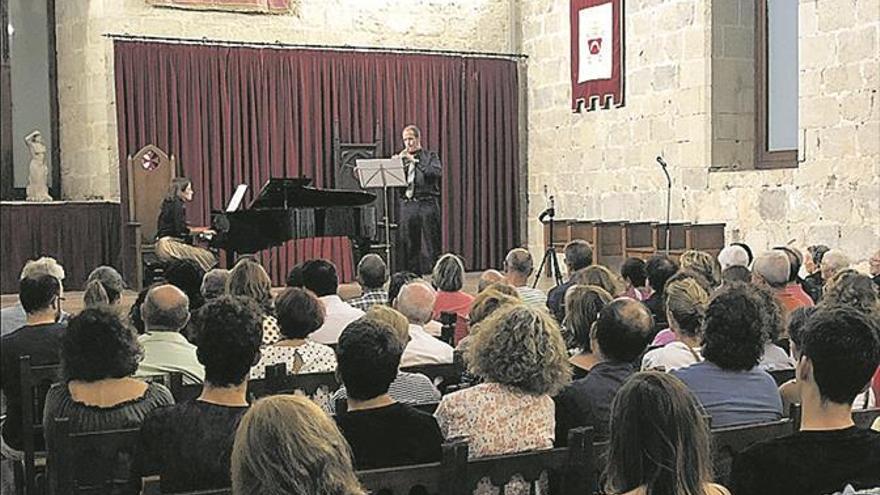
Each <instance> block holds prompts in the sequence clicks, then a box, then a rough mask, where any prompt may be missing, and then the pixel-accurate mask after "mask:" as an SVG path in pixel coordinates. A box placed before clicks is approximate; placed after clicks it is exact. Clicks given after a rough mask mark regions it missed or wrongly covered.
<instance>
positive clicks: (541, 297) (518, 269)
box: [504, 248, 547, 308]
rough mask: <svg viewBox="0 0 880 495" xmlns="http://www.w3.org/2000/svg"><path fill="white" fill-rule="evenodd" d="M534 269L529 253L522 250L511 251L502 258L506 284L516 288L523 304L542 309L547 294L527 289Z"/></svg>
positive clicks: (530, 288) (531, 288) (545, 302)
mask: <svg viewBox="0 0 880 495" xmlns="http://www.w3.org/2000/svg"><path fill="white" fill-rule="evenodd" d="M534 269H535V264H534V261H533V260H532V255H531V253H529V252H528V251H527V250H525V249H523V248H515V249H511V250H510V251H509V252H508V253H507V256H505V257H504V275H505V276H506V277H507V283H509V284H510V285H512V286H514V287H516V291H517V292H519V297H521V298H522V300H523V302H524V303H526V304H528V305H529V306H532V307H535V308H543V307H545V306H546V305H547V294H544V291H541V290H538V289H535V288H533V287H529V275H531V274H532V271H533V270H534Z"/></svg>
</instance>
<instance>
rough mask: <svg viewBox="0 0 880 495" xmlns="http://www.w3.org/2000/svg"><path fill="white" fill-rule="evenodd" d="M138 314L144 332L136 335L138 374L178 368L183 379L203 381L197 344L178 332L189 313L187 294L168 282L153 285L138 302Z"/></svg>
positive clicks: (184, 325) (157, 372) (196, 381)
mask: <svg viewBox="0 0 880 495" xmlns="http://www.w3.org/2000/svg"><path fill="white" fill-rule="evenodd" d="M141 316H142V317H143V319H144V329H145V330H146V333H144V335H141V337H140V339H139V340H140V343H141V345H142V346H143V347H144V360H143V361H141V364H140V366H139V367H138V370H137V375H138V376H145V375H156V374H162V373H169V372H172V371H177V372H180V373H183V383H186V384H194V383H203V382H204V381H205V368H204V366H202V364H201V363H200V362H199V359H198V357H197V356H196V346H194V345H192V344H190V343H189V341H187V340H186V337H184V336H183V334H182V333H180V332H181V330H183V329H184V328H185V327H186V324H187V323H189V317H190V314H189V299H188V298H187V297H186V294H184V293H183V291H182V290H180V289H178V288H177V287H175V286H173V285H170V284H166V285H158V286H156V287H153V288H152V289H150V291H149V292H147V297H146V299H144V303H143V304H141Z"/></svg>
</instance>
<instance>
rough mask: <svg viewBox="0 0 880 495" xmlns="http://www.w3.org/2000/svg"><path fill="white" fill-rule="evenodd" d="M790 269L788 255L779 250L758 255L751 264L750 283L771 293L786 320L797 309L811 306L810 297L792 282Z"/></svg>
mask: <svg viewBox="0 0 880 495" xmlns="http://www.w3.org/2000/svg"><path fill="white" fill-rule="evenodd" d="M791 267H792V265H791V260H790V259H789V257H788V255H787V254H786V253H785V251H782V250H780V249H774V250H772V251H766V252H763V253H761V254H759V255H758V257H756V258H755V262H754V264H752V283H754V284H755V285H757V286H761V287H766V288H768V289H769V290H770V291H771V292H772V293H773V297H774V298H775V299H776V301H777V302H779V306H780V307H781V308H782V313H783V317H785V318H786V320H787V319H788V315H789V314H791V312H792V311H794V310H796V309H797V308H800V307H802V306H812V305H813V300H812V299H810V296H808V295H807V293H806V292H804V291H803V290H802V289H801V286H800V285H798V283H797V282H796V281H794V280H792V277H791Z"/></svg>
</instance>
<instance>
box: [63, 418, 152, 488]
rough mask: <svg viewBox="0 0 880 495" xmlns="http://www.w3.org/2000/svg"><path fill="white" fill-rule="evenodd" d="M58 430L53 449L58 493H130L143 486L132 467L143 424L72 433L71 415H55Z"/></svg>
mask: <svg viewBox="0 0 880 495" xmlns="http://www.w3.org/2000/svg"><path fill="white" fill-rule="evenodd" d="M55 432H56V438H55V444H54V445H53V446H52V450H51V451H50V452H49V466H50V470H49V476H50V479H51V480H52V481H53V483H52V484H53V485H54V487H55V492H54V493H59V494H60V493H63V494H74V495H78V494H95V495H97V494H105V493H116V492H121V493H130V491H131V490H133V489H134V487H139V486H140V483H141V480H140V477H138V476H137V475H136V474H135V473H134V470H133V469H132V466H133V465H134V463H135V462H136V458H137V450H138V441H139V437H140V428H127V429H121V430H110V431H96V432H83V433H72V432H71V431H70V425H69V419H68V418H55Z"/></svg>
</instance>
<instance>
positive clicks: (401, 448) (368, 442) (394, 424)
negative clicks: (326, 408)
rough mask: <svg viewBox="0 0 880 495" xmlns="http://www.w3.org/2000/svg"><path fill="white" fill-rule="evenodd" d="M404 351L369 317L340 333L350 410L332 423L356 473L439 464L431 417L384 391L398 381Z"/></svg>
mask: <svg viewBox="0 0 880 495" xmlns="http://www.w3.org/2000/svg"><path fill="white" fill-rule="evenodd" d="M402 353H403V346H402V345H401V343H400V341H399V340H398V339H397V338H396V337H395V335H394V333H393V330H392V329H390V328H387V327H385V325H383V324H381V323H379V322H377V321H376V320H374V319H370V318H366V317H364V318H361V319H359V320H355V321H354V322H352V323H349V325H348V326H347V327H346V328H345V330H343V332H342V335H340V337H339V344H338V347H337V348H336V356H337V359H338V362H339V367H338V374H339V376H340V378H341V379H342V383H344V384H345V387H346V392H347V394H348V410H347V411H337V416H336V424H337V425H338V426H339V429H340V430H341V431H342V434H343V435H344V436H345V438H346V440H348V443H349V445H351V449H352V452H353V453H354V463H355V465H356V466H357V467H358V469H375V468H382V467H391V466H400V465H404V464H422V463H426V462H434V461H439V460H440V444H441V443H442V442H443V436H442V435H441V434H440V429H439V428H438V427H437V421H436V420H435V419H434V417H433V416H431V415H430V414H427V413H424V412H422V411H419V410H417V409H414V408H413V407H412V406H409V405H407V404H404V403H401V402H397V401H396V400H394V398H392V397H391V396H390V395H389V394H388V387H389V386H390V385H391V383H392V381H394V379H395V378H396V377H397V368H398V366H399V365H400V356H401V355H402Z"/></svg>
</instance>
